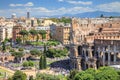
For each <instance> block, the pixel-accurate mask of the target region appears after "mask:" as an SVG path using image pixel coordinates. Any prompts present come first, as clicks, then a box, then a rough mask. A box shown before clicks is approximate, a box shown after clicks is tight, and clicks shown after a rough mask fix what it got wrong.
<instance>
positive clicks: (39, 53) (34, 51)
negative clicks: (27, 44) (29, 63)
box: [30, 49, 41, 57]
mask: <svg viewBox="0 0 120 80" xmlns="http://www.w3.org/2000/svg"><path fill="white" fill-rule="evenodd" d="M30 54H31V55H33V56H35V57H36V56H40V55H41V52H40V51H39V50H38V49H33V50H31V51H30Z"/></svg>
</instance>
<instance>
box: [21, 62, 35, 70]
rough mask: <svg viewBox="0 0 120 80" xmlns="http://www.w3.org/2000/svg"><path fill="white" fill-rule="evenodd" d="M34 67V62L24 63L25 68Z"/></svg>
mask: <svg viewBox="0 0 120 80" xmlns="http://www.w3.org/2000/svg"><path fill="white" fill-rule="evenodd" d="M33 66H34V62H33V61H25V62H24V63H23V67H26V68H28V67H33Z"/></svg>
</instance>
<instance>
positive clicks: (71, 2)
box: [67, 0, 92, 5]
mask: <svg viewBox="0 0 120 80" xmlns="http://www.w3.org/2000/svg"><path fill="white" fill-rule="evenodd" d="M67 2H68V3H70V4H75V5H77V4H82V5H91V4H92V1H87V2H84V1H72V0H70V1H69V0H68V1H67Z"/></svg>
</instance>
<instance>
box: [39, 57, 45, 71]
mask: <svg viewBox="0 0 120 80" xmlns="http://www.w3.org/2000/svg"><path fill="white" fill-rule="evenodd" d="M43 62H44V59H43V55H42V56H41V57H40V61H39V69H44V64H43Z"/></svg>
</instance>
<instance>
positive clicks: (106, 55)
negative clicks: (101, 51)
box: [105, 53, 108, 61]
mask: <svg viewBox="0 0 120 80" xmlns="http://www.w3.org/2000/svg"><path fill="white" fill-rule="evenodd" d="M105 61H108V53H105Z"/></svg>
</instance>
